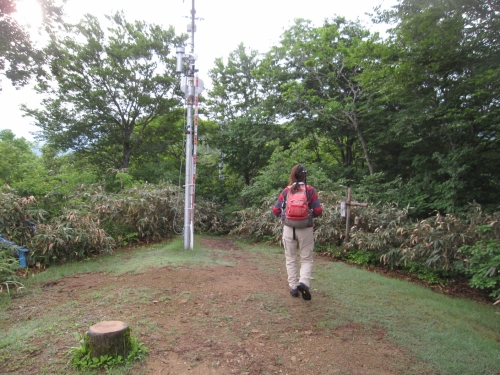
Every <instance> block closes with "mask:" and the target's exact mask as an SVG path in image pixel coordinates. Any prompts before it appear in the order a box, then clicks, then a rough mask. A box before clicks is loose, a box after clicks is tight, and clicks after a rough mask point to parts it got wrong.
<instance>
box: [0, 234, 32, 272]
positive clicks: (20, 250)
mask: <svg viewBox="0 0 500 375" xmlns="http://www.w3.org/2000/svg"><path fill="white" fill-rule="evenodd" d="M0 242H3V243H4V244H7V245H13V246H15V247H14V254H16V255H17V256H18V257H19V266H20V267H21V268H26V266H27V263H28V262H27V258H26V253H27V252H28V251H29V250H28V249H26V248H25V247H22V246H17V245H16V244H15V243H14V242H12V241H7V240H6V239H5V238H3V237H2V236H0Z"/></svg>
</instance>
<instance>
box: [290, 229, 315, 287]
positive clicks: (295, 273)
mask: <svg viewBox="0 0 500 375" xmlns="http://www.w3.org/2000/svg"><path fill="white" fill-rule="evenodd" d="M297 245H298V248H299V251H297ZM283 246H284V247H285V258H286V272H287V273H288V285H290V289H295V288H297V284H298V283H299V282H301V283H304V284H305V285H307V286H310V284H311V273H312V269H313V251H314V233H313V227H307V228H295V239H293V228H291V227H288V226H286V225H283ZM299 255H300V276H299V259H298V258H299Z"/></svg>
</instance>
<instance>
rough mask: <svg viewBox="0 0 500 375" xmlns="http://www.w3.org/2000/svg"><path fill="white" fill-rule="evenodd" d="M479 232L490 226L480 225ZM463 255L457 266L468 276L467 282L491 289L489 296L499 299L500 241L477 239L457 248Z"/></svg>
mask: <svg viewBox="0 0 500 375" xmlns="http://www.w3.org/2000/svg"><path fill="white" fill-rule="evenodd" d="M477 231H478V232H479V233H483V234H485V233H489V232H491V231H492V228H491V227H488V226H481V227H479V228H478V229H477ZM459 252H460V253H461V254H463V255H464V256H465V259H463V263H462V264H461V265H460V266H457V268H459V269H463V270H464V272H465V274H466V275H468V276H470V280H469V284H470V285H471V286H472V287H474V288H479V289H486V290H491V293H490V296H492V297H494V298H496V299H498V300H500V242H499V241H498V240H496V239H486V240H479V241H478V242H476V243H475V244H474V245H465V246H462V247H461V248H460V249H459Z"/></svg>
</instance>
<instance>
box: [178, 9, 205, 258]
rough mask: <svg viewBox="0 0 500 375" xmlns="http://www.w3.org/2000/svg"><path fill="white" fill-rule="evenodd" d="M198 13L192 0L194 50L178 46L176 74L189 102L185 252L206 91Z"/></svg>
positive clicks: (190, 233)
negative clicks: (197, 40)
mask: <svg viewBox="0 0 500 375" xmlns="http://www.w3.org/2000/svg"><path fill="white" fill-rule="evenodd" d="M195 14H196V10H195V8H194V0H192V9H191V23H189V24H188V27H187V31H188V33H191V51H190V52H189V53H188V54H185V49H184V47H183V46H179V47H177V50H176V53H177V73H181V74H182V76H181V90H182V91H183V92H184V95H185V98H186V103H187V121H186V129H185V133H186V182H185V185H184V231H183V235H184V249H185V250H187V249H192V248H193V242H194V196H195V185H196V151H197V146H198V94H199V93H201V92H202V91H203V89H204V85H203V81H202V80H201V79H198V69H196V60H197V59H198V56H197V55H195V53H194V33H195V32H196V24H195V22H194V21H195Z"/></svg>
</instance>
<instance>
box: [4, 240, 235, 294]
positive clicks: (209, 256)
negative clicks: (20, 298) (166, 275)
mask: <svg viewBox="0 0 500 375" xmlns="http://www.w3.org/2000/svg"><path fill="white" fill-rule="evenodd" d="M220 264H223V265H231V264H232V263H229V262H224V261H222V260H221V259H220V257H213V252H212V251H208V250H206V249H203V248H201V247H200V246H195V247H194V249H192V250H184V248H183V243H182V239H175V240H173V241H171V242H169V243H164V244H157V245H151V246H148V247H144V246H142V247H138V248H135V249H133V250H130V251H117V252H116V253H115V254H112V255H102V256H99V257H95V258H89V259H87V260H84V261H80V262H70V263H66V264H63V265H60V266H54V267H50V268H48V269H47V270H45V271H44V272H40V273H37V274H34V275H33V276H32V277H30V278H28V279H27V280H26V281H25V282H23V283H24V284H25V286H26V289H29V288H30V287H31V288H33V287H36V286H37V285H39V284H44V283H47V282H49V281H57V280H60V279H62V278H64V277H67V276H73V275H78V274H83V273H94V272H104V273H109V274H111V275H115V276H120V275H124V274H137V273H141V272H144V271H146V270H148V269H151V268H162V267H167V266H170V267H180V266H190V267H201V266H211V265H220ZM0 298H1V296H0Z"/></svg>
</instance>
